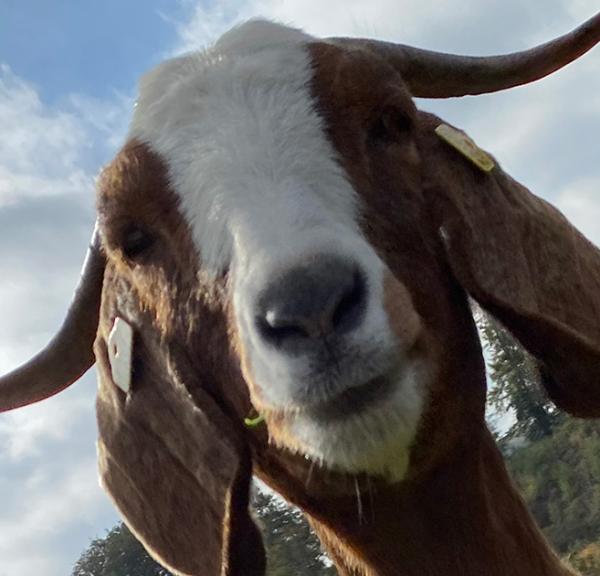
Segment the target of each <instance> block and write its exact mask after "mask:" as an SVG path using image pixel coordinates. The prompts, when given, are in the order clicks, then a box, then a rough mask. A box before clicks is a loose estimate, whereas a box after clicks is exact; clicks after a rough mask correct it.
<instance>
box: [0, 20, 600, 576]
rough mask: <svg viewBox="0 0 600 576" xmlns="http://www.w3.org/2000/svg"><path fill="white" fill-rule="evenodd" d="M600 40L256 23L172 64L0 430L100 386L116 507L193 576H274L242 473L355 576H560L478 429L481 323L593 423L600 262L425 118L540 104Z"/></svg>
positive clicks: (103, 470) (597, 401) (106, 461)
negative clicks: (528, 92) (297, 513)
mask: <svg viewBox="0 0 600 576" xmlns="http://www.w3.org/2000/svg"><path fill="white" fill-rule="evenodd" d="M598 41H600V14H598V15H596V16H595V17H593V18H592V19H590V20H589V21H587V22H586V23H585V24H583V25H582V26H581V27H579V28H577V29H576V30H574V31H573V32H571V33H570V34H567V35H566V36H563V37H561V38H559V39H557V40H555V41H553V42H550V43H548V44H545V45H542V46H540V47H537V48H534V49H532V50H529V51H526V52H522V53H516V54H512V55H506V56H498V57H485V58H467V57H461V56H453V55H446V54H438V53H433V52H429V51H424V50H419V49H415V48H412V47H408V46H403V45H392V44H386V43H382V42H377V41H373V40H360V39H347V38H332V39H326V40H318V39H315V38H313V37H311V36H308V35H307V34H305V33H303V32H301V31H299V30H296V29H292V28H288V27H284V26H281V25H278V24H274V23H270V22H267V21H251V22H248V23H246V24H244V25H241V26H240V27H238V28H235V29H233V30H232V31H230V32H228V33H226V34H225V35H224V36H223V37H222V38H221V39H220V40H218V41H217V42H216V44H215V45H214V46H213V47H212V48H210V49H207V50H206V51H205V52H203V53H199V54H193V55H188V56H183V57H180V58H176V59H174V60H170V61H167V62H165V63H164V64H162V65H160V66H159V67H158V68H156V69H155V70H153V71H151V72H150V73H149V74H147V75H146V76H144V77H143V79H142V81H141V85H140V95H139V102H138V105H137V107H136V111H135V114H134V118H133V121H132V124H131V128H130V131H129V135H128V138H127V142H126V143H125V145H124V147H123V148H122V150H121V151H120V152H119V153H118V155H117V156H116V158H115V159H114V161H113V162H112V163H111V164H110V165H109V166H108V167H107V168H106V169H105V170H104V172H103V174H102V176H101V178H100V180H99V184H98V201H97V211H98V220H97V228H96V231H95V233H94V236H93V240H92V244H91V248H90V250H89V253H88V258H87V261H86V264H85V266H84V270H83V272H82V278H81V280H80V284H79V286H78V288H77V290H76V294H75V298H74V300H73V303H72V305H71V308H70V310H69V312H68V314H67V317H66V320H65V322H64V324H63V326H62V327H61V329H60V331H59V332H58V334H57V335H56V336H55V338H54V339H53V340H52V341H51V342H50V343H49V345H48V347H47V348H45V349H44V350H43V351H42V352H40V354H38V355H37V356H36V357H34V358H33V359H32V360H31V361H30V362H28V363H27V364H25V365H24V366H22V367H21V368H19V369H17V370H15V371H14V372H12V373H10V374H8V375H5V376H4V377H2V378H1V379H0V409H2V410H8V409H13V408H16V407H19V406H23V405H25V404H29V403H31V402H34V401H37V400H41V399H43V398H45V397H47V396H49V395H51V394H54V393H56V392H58V391H59V390H61V389H63V388H64V387H66V386H68V385H69V384H71V383H72V382H74V381H75V380H77V379H78V378H79V377H80V376H81V375H82V374H83V373H84V372H85V371H86V370H88V369H89V368H90V367H91V366H92V365H93V363H94V362H96V363H97V367H98V372H99V390H98V398H97V416H98V426H99V442H98V458H99V469H100V476H101V482H102V484H103V486H104V488H105V489H106V490H107V491H108V493H109V494H110V495H111V497H112V499H113V500H114V502H115V504H116V506H117V507H118V508H119V510H120V511H121V513H122V515H123V517H124V518H125V521H126V522H127V524H128V525H129V527H130V528H131V529H132V530H133V532H134V533H135V534H136V535H137V537H138V538H139V539H140V540H141V541H142V542H143V543H144V545H145V546H146V548H147V549H148V550H149V552H150V553H151V554H152V555H153V556H154V557H155V558H157V559H158V560H159V561H160V562H161V563H162V564H164V565H165V566H166V567H168V568H169V569H170V570H172V571H173V572H175V573H177V574H182V575H196V576H198V575H203V576H210V575H218V574H227V575H230V576H235V575H244V576H249V575H250V576H252V575H259V574H264V571H265V555H264V550H263V547H262V543H261V540H260V535H259V532H258V530H257V529H256V526H255V524H254V522H253V520H252V518H251V516H250V513H249V511H248V492H249V484H250V479H251V476H252V474H253V473H254V474H256V476H258V477H259V478H261V479H262V480H264V481H265V482H266V483H267V484H268V485H269V486H271V487H272V488H273V489H274V490H276V491H278V492H279V493H281V494H282V495H283V496H284V497H285V498H286V499H288V500H289V501H290V502H292V503H294V504H296V505H298V506H299V507H300V508H301V509H303V510H304V512H305V513H306V514H307V516H308V518H309V520H310V522H311V524H312V525H313V527H314V529H315V530H316V532H317V534H318V535H319V537H320V538H321V540H322V542H323V544H324V546H325V547H326V548H327V550H328V552H329V553H330V555H331V557H332V559H333V560H334V562H335V563H336V565H337V567H338V570H339V573H340V574H342V575H362V576H391V575H399V574H401V575H403V576H417V575H418V576H427V575H432V576H433V575H436V576H439V575H440V574H444V575H445V576H458V575H460V576H475V575H477V576H481V575H482V574H485V575H486V576H506V575H509V574H510V575H511V576H542V575H544V576H558V575H563V576H564V575H567V574H572V572H570V570H569V569H568V568H567V567H565V566H563V565H562V564H561V562H560V561H559V559H558V558H557V557H556V556H555V554H554V553H553V552H552V551H551V549H550V548H549V546H548V544H547V543H546V542H545V540H544V538H543V536H542V535H541V533H540V531H539V530H538V528H537V527H536V525H535V523H534V521H533V520H532V518H531V517H530V515H529V513H528V511H527V509H526V507H525V505H524V503H523V501H522V499H521V497H520V496H519V494H518V493H517V491H516V489H515V488H514V486H513V484H512V483H511V480H510V479H509V476H508V474H507V471H506V469H505V466H504V463H503V460H502V456H501V454H500V452H499V450H498V449H497V447H496V445H495V443H494V441H493V438H492V436H491V434H490V432H489V431H488V429H487V427H486V425H485V420H484V403H485V387H486V379H485V367H484V362H483V358H482V354H481V348H480V343H479V339H478V336H477V330H476V327H475V325H474V321H473V318H472V314H471V311H470V307H469V300H468V297H469V296H471V297H472V298H474V299H475V300H476V301H477V302H479V304H480V305H481V306H482V307H483V308H485V309H486V310H488V311H489V312H490V313H491V314H493V315H494V316H495V317H496V318H498V319H499V320H500V321H501V322H503V323H504V324H505V325H506V326H507V327H508V328H509V329H510V330H511V331H512V332H513V333H514V334H515V335H516V337H517V338H518V339H519V340H520V341H521V342H522V344H523V345H524V346H525V347H526V348H527V349H528V350H529V351H530V352H531V353H532V354H533V355H534V356H535V357H536V358H537V359H538V361H539V365H540V370H541V373H542V382H543V384H544V386H545V387H546V390H547V392H548V394H549V395H550V397H551V398H552V399H553V401H554V402H555V403H556V404H557V405H558V406H559V407H561V408H563V409H565V410H567V411H568V412H570V413H571V414H574V415H577V416H580V417H590V418H591V417H598V416H600V386H598V381H599V380H600V251H599V250H598V249H597V248H596V247H595V246H594V245H592V244H591V243H590V242H588V241H587V240H586V239H585V238H584V237H583V236H582V235H581V234H580V233H579V232H578V231H577V230H575V229H574V227H573V226H572V225H571V224H570V223H569V222H568V221H567V220H566V219H565V218H564V217H563V216H562V215H561V214H560V213H559V212H558V211H557V210H556V209H555V208H553V207H552V206H551V205H549V204H548V203H546V202H544V201H543V200H541V199H539V198H537V197H536V196H534V195H533V194H531V193H530V192H529V191H528V190H527V189H525V188H524V187H523V186H521V185H520V184H518V183H517V182H515V181H514V180H512V179H511V178H510V177H509V176H508V175H507V174H505V173H504V172H503V171H502V169H501V168H500V166H498V164H497V162H496V161H495V160H494V159H493V158H492V157H491V156H489V155H488V154H487V153H485V152H483V151H481V150H479V149H478V148H477V147H476V146H475V145H474V144H473V143H472V142H470V141H469V139H468V138H467V137H466V135H464V134H463V133H461V132H460V131H458V130H457V129H455V128H452V127H449V126H447V125H445V124H443V122H442V121H441V120H440V119H439V118H437V117H435V116H433V115H431V114H428V113H425V112H422V111H419V110H417V108H416V106H415V104H414V103H413V100H412V97H426V98H447V97H454V96H461V95H466V94H481V93H486V92H494V91H498V90H503V89H507V88H510V87H513V86H517V85H519V84H524V83H528V82H532V81H534V80H537V79H539V78H542V77H543V76H545V75H547V74H550V73H552V72H553V71H555V70H557V69H559V68H561V67H562V66H565V65H566V64H568V63H569V62H570V61H572V60H574V59H576V58H578V57H579V56H581V55H582V54H583V53H585V52H586V51H588V50H589V49H591V48H592V46H594V45H595V44H596V43H597V42H598ZM256 413H258V414H260V415H261V417H262V418H264V423H263V424H261V425H258V426H247V425H245V424H244V420H245V418H246V417H248V416H249V415H253V414H256Z"/></svg>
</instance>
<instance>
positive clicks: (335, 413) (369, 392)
mask: <svg viewBox="0 0 600 576" xmlns="http://www.w3.org/2000/svg"><path fill="white" fill-rule="evenodd" d="M394 385H395V379H394V378H392V377H391V375H390V374H382V375H380V376H376V377H375V378H372V379H371V380H369V381H368V382H366V383H365V384H361V385H360V386H352V387H351V388H347V389H346V390H344V391H343V392H341V393H340V394H337V395H336V396H334V397H333V398H330V399H329V400H326V401H325V402H322V403H319V404H318V405H316V406H311V407H310V409H308V410H307V412H309V413H310V415H311V417H313V418H316V419H319V420H327V421H330V422H331V421H334V420H342V419H345V418H348V417H350V416H353V415H355V414H358V413H359V412H363V411H364V410H366V409H367V408H370V407H371V406H373V405H375V404H377V403H378V402H380V401H381V400H383V399H384V398H386V397H387V396H389V394H390V392H391V391H392V389H393V388H394Z"/></svg>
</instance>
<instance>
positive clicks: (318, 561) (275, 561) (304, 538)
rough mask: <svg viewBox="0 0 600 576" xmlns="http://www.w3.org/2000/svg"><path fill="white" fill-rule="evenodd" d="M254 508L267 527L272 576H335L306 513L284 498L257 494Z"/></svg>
mask: <svg viewBox="0 0 600 576" xmlns="http://www.w3.org/2000/svg"><path fill="white" fill-rule="evenodd" d="M254 508H255V510H256V514H257V515H258V517H259V519H260V522H261V523H262V525H263V530H262V533H263V541H264V543H265V547H266V549H267V564H268V571H267V573H268V576H333V575H335V574H336V571H335V569H334V568H333V567H330V566H328V564H330V563H329V562H327V560H326V559H325V557H324V555H323V553H322V551H321V547H320V544H319V540H318V539H317V537H316V536H315V534H314V533H313V531H312V530H311V529H310V526H309V525H308V523H307V522H306V520H305V519H304V516H303V515H302V513H301V512H300V511H299V510H297V509H293V508H290V507H289V506H287V505H286V504H285V503H284V502H283V500H281V499H280V498H276V497H273V496H271V495H269V494H267V493H265V492H259V491H257V492H256V494H255V497H254Z"/></svg>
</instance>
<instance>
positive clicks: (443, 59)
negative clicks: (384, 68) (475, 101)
mask: <svg viewBox="0 0 600 576" xmlns="http://www.w3.org/2000/svg"><path fill="white" fill-rule="evenodd" d="M330 41H331V42H333V43H335V44H340V45H344V46H349V47H353V46H358V47H362V48H366V49H368V50H371V51H373V52H376V53H378V54H379V55H381V56H383V57H384V58H385V59H386V60H387V61H388V62H390V63H391V64H392V65H393V66H394V68H396V69H397V70H398V71H399V72H400V73H401V74H402V78H403V79H404V81H405V82H406V83H407V85H408V87H409V89H410V91H411V93H412V95H413V96H416V97H421V98H452V97H456V96H466V95H475V94H486V93H489V92H497V91H499V90H506V89H507V88H513V87H514V86H520V85H522V84H528V83H529V82H534V81H535V80H539V79H540V78H543V77H544V76H548V75H549V74H552V73H553V72H555V71H556V70H559V69H560V68H562V67H563V66H566V65H567V64H569V63H570V62H572V61H573V60H576V59H577V58H579V57H580V56H582V55H583V54H585V53H586V52H587V51H588V50H590V49H591V48H593V47H594V46H595V45H596V44H597V43H598V42H600V13H598V14H596V15H595V16H594V17H592V18H590V19H589V20H587V21H586V22H585V23H584V24H582V25H581V26H579V27H578V28H575V29H574V30H572V31H571V32H569V33H568V34H565V35H564V36H561V37H559V38H556V39H555V40H552V41H551V42H547V43H546V44H542V45H540V46H537V47H535V48H532V49H530V50H524V51H523V52H515V53H513V54H505V55H503V56H489V57H473V56H458V55H454V54H444V53H441V52H432V51H430V50H422V49H420V48H414V47H412V46H405V45H403V44H391V43H388V42H379V41H377V40H366V39H365V40H363V39H353V38H332V39H331V40H330Z"/></svg>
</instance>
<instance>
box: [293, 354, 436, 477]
mask: <svg viewBox="0 0 600 576" xmlns="http://www.w3.org/2000/svg"><path fill="white" fill-rule="evenodd" d="M424 394H425V386H424V371H423V370H421V369H419V368H418V367H417V366H415V365H413V366H408V367H407V369H404V370H403V373H402V375H401V376H400V377H399V379H398V380H397V381H396V382H395V384H394V386H393V387H392V389H391V390H390V392H389V394H387V395H385V396H384V397H383V398H381V399H380V400H378V401H377V402H375V403H373V404H372V405H370V406H369V407H368V408H366V409H364V410H362V411H360V410H359V411H355V412H353V413H351V414H349V415H348V416H344V417H336V418H332V419H328V418H323V417H318V418H317V417H314V416H312V415H311V414H310V413H307V412H299V413H296V414H292V415H290V416H288V417H286V420H287V422H286V424H287V426H286V428H287V429H288V432H289V434H290V436H292V437H293V439H294V446H288V448H292V449H293V450H295V451H299V452H302V453H304V454H305V455H306V456H308V457H309V458H310V459H312V460H315V461H316V462H318V463H319V464H321V465H322V466H324V467H326V468H330V469H333V470H337V471H340V472H347V473H351V474H358V473H366V474H369V475H375V476H382V477H385V478H386V479H387V480H388V481H390V482H398V481H400V480H402V479H403V478H404V476H405V474H406V470H407V468H408V464H409V456H410V448H411V445H412V443H413V441H414V439H415V436H416V432H417V426H418V423H419V420H420V416H421V413H422V406H423V396H424Z"/></svg>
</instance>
